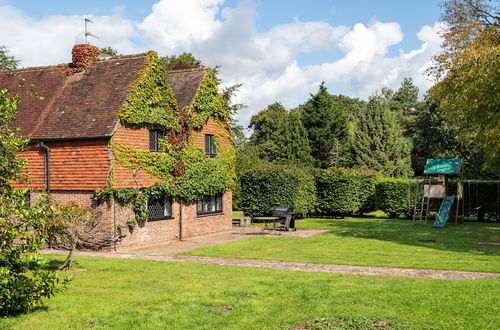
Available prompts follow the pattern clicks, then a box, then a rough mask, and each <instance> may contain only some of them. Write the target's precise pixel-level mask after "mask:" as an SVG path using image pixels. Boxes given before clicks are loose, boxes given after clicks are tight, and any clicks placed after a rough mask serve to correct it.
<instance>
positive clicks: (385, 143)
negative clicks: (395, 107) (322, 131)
mask: <svg viewBox="0 0 500 330" xmlns="http://www.w3.org/2000/svg"><path fill="white" fill-rule="evenodd" d="M353 130H354V132H353V135H352V137H351V148H352V149H351V150H352V153H353V162H354V163H355V165H357V166H366V167H368V168H370V169H373V170H377V171H379V172H381V173H383V174H384V175H387V176H396V177H407V176H411V175H412V170H411V162H410V150H411V143H410V141H409V140H408V139H407V138H405V137H404V136H403V130H402V128H401V125H400V123H399V120H398V117H397V114H396V113H395V112H393V111H391V110H390V108H389V103H388V102H387V101H386V100H385V99H383V98H382V97H380V96H372V97H371V98H370V101H369V102H368V105H367V107H366V108H364V111H362V112H361V113H360V115H359V118H358V120H357V121H356V122H355V127H354V129H353Z"/></svg>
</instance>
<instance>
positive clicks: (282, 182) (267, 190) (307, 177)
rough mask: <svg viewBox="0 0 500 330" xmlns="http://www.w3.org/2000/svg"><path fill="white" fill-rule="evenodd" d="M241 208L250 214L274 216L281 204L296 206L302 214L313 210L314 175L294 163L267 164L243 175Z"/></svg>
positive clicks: (314, 199) (295, 208)
mask: <svg viewBox="0 0 500 330" xmlns="http://www.w3.org/2000/svg"><path fill="white" fill-rule="evenodd" d="M240 180H241V208H242V210H243V212H244V213H245V214H248V215H250V216H266V215H270V214H271V213H272V211H273V209H274V208H275V207H277V206H288V207H293V209H294V210H295V212H297V213H298V215H299V216H304V215H307V214H309V213H310V212H312V211H313V209H314V205H315V201H316V194H315V187H314V179H313V176H312V175H311V174H310V173H309V172H308V171H307V170H304V169H301V168H298V167H295V166H292V165H277V164H269V163H264V164H262V165H261V166H259V167H256V168H253V169H251V170H249V171H246V172H245V173H243V174H242V175H241V179H240Z"/></svg>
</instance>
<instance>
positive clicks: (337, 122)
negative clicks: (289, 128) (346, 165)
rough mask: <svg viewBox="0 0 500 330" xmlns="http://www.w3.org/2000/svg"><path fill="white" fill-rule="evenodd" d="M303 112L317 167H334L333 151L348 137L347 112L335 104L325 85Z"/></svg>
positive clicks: (321, 86) (307, 103)
mask: <svg viewBox="0 0 500 330" xmlns="http://www.w3.org/2000/svg"><path fill="white" fill-rule="evenodd" d="M301 111H302V122H303V123H304V127H305V128H306V131H307V136H308V138H309V143H310V145H311V149H312V156H313V158H314V162H315V165H316V166H317V167H322V168H326V167H330V166H332V154H334V152H333V150H334V148H335V146H337V145H338V144H339V143H343V141H344V139H345V137H346V135H347V127H348V126H347V124H348V120H349V116H348V114H347V112H346V111H345V109H344V108H343V107H341V106H340V105H339V104H338V103H336V102H334V100H333V98H332V96H331V95H330V94H329V93H328V90H327V88H326V86H325V84H324V83H321V85H320V86H319V90H318V92H317V93H316V94H314V95H313V94H311V97H310V98H309V100H308V101H307V102H306V103H305V104H304V105H302V106H301Z"/></svg>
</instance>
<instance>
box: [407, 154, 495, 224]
mask: <svg viewBox="0 0 500 330" xmlns="http://www.w3.org/2000/svg"><path fill="white" fill-rule="evenodd" d="M424 175H425V176H424V177H420V178H416V179H414V180H409V181H408V205H409V209H411V208H413V223H414V224H415V223H416V222H425V223H427V221H428V220H434V224H433V226H434V227H437V228H443V227H444V226H445V225H446V223H447V222H448V221H452V222H454V223H463V222H464V221H465V218H466V217H468V218H470V217H476V218H477V220H479V221H484V220H486V218H488V217H494V219H495V220H496V221H500V180H464V179H463V163H462V160H461V159H458V158H452V159H427V163H426V165H425V170H424ZM453 178H458V181H457V182H456V185H453V184H450V179H453ZM412 186H413V191H411V189H412V188H411V187H412ZM439 202H440V203H439ZM466 206H467V207H466Z"/></svg>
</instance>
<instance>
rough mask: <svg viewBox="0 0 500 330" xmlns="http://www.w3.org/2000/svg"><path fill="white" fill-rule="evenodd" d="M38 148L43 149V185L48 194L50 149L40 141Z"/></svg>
mask: <svg viewBox="0 0 500 330" xmlns="http://www.w3.org/2000/svg"><path fill="white" fill-rule="evenodd" d="M40 147H42V148H43V149H45V155H44V157H43V172H44V173H43V179H44V180H43V184H44V185H45V186H46V187H47V192H48V193H49V194H50V148H49V147H48V146H46V145H45V144H43V141H40Z"/></svg>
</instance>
